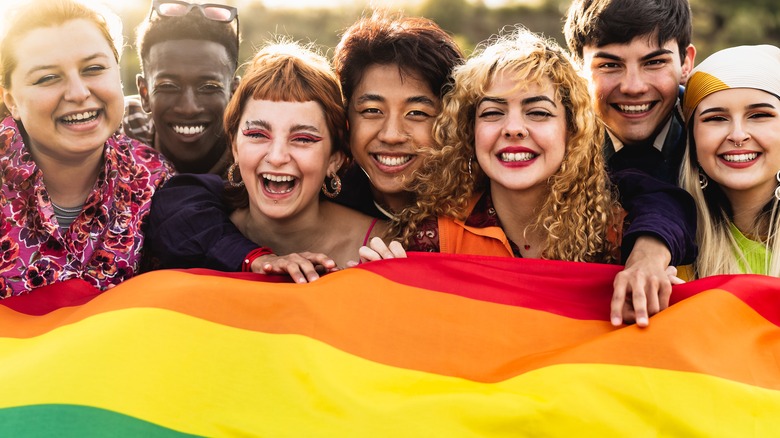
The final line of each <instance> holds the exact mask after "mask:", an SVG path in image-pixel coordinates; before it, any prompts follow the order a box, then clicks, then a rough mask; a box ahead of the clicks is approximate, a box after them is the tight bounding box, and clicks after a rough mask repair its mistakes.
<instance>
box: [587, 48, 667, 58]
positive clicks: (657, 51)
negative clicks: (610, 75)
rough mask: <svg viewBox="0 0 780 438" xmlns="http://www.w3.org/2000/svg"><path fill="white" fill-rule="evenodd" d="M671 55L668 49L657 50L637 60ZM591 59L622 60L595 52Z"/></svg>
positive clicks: (608, 54) (615, 56) (611, 55)
mask: <svg viewBox="0 0 780 438" xmlns="http://www.w3.org/2000/svg"><path fill="white" fill-rule="evenodd" d="M671 54H672V51H671V50H669V49H658V50H655V51H652V52H650V53H648V54H647V55H645V56H643V57H641V58H639V59H640V60H642V61H647V60H649V59H653V58H655V57H658V56H661V55H671ZM593 57H594V58H605V59H611V60H613V61H622V60H623V58H621V57H620V56H617V55H613V54H612V53H609V52H596V53H594V54H593Z"/></svg>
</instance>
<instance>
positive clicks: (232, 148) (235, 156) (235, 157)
mask: <svg viewBox="0 0 780 438" xmlns="http://www.w3.org/2000/svg"><path fill="white" fill-rule="evenodd" d="M230 153H231V154H233V161H235V162H238V144H237V143H236V140H235V138H234V139H233V143H232V144H231V145H230Z"/></svg>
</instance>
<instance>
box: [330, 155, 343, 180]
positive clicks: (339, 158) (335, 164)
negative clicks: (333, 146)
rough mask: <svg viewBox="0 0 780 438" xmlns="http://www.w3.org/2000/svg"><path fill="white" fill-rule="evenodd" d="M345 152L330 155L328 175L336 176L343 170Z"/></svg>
mask: <svg viewBox="0 0 780 438" xmlns="http://www.w3.org/2000/svg"><path fill="white" fill-rule="evenodd" d="M345 158H346V157H345V156H344V152H341V151H336V152H334V153H332V154H330V158H329V159H328V175H335V174H336V173H338V171H339V170H341V166H342V165H343V164H344V159H345Z"/></svg>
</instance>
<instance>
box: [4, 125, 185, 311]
mask: <svg viewBox="0 0 780 438" xmlns="http://www.w3.org/2000/svg"><path fill="white" fill-rule="evenodd" d="M0 149H1V150H0V176H1V177H2V192H1V193H0V298H6V297H9V296H12V295H21V294H24V293H27V292H29V291H31V290H32V289H35V288H37V287H41V286H45V285H48V284H51V283H53V282H56V281H63V280H68V279H71V278H81V279H83V280H86V281H87V282H89V283H91V284H92V285H94V286H95V287H98V288H100V289H102V290H105V289H106V288H107V287H108V286H109V285H113V284H118V283H120V282H121V281H123V280H126V279H128V278H130V277H132V276H133V275H134V274H135V273H136V272H137V271H138V269H139V265H140V262H141V248H142V245H143V234H142V230H141V227H142V223H143V222H144V220H145V218H146V217H147V215H148V214H149V208H150V205H151V201H152V195H153V194H154V192H155V191H156V190H157V188H158V187H160V186H161V185H162V184H163V183H164V182H165V181H167V180H168V178H169V177H170V175H171V174H172V167H171V166H170V164H169V163H168V162H167V161H166V160H165V158H163V157H162V156H161V155H160V154H159V153H158V152H157V151H155V150H154V149H152V148H150V147H148V146H146V145H144V144H142V143H139V142H137V141H135V140H131V139H129V138H128V137H126V136H124V135H114V136H112V137H110V138H109V139H108V140H107V141H106V144H105V147H104V152H103V160H104V163H103V169H102V170H101V171H100V173H99V175H98V178H97V181H96V182H95V186H94V188H93V189H92V192H91V193H90V194H89V195H88V196H87V200H86V202H85V203H84V206H83V208H82V210H81V213H80V215H79V216H78V217H77V218H76V220H75V221H74V222H73V223H72V224H71V226H70V227H69V228H68V229H67V230H64V229H63V230H61V229H60V227H59V225H58V223H57V218H56V217H55V215H54V208H53V207H52V204H51V201H50V200H49V195H48V192H47V191H46V187H45V185H44V182H43V171H42V170H41V169H40V168H38V166H37V165H36V164H35V161H33V158H32V155H31V154H30V151H29V149H28V148H27V147H26V146H25V144H24V141H23V139H22V134H21V133H20V130H19V127H18V126H17V124H16V122H15V121H14V120H13V119H12V118H11V117H7V118H6V119H5V120H3V121H2V122H1V123H0Z"/></svg>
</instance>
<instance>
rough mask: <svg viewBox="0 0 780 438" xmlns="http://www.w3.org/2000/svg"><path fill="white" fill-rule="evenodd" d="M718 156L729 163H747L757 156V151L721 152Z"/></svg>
mask: <svg viewBox="0 0 780 438" xmlns="http://www.w3.org/2000/svg"><path fill="white" fill-rule="evenodd" d="M720 157H721V158H723V160H725V161H728V162H729V163H747V162H750V161H753V160H755V159H756V158H758V152H750V153H745V154H723V155H720Z"/></svg>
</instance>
